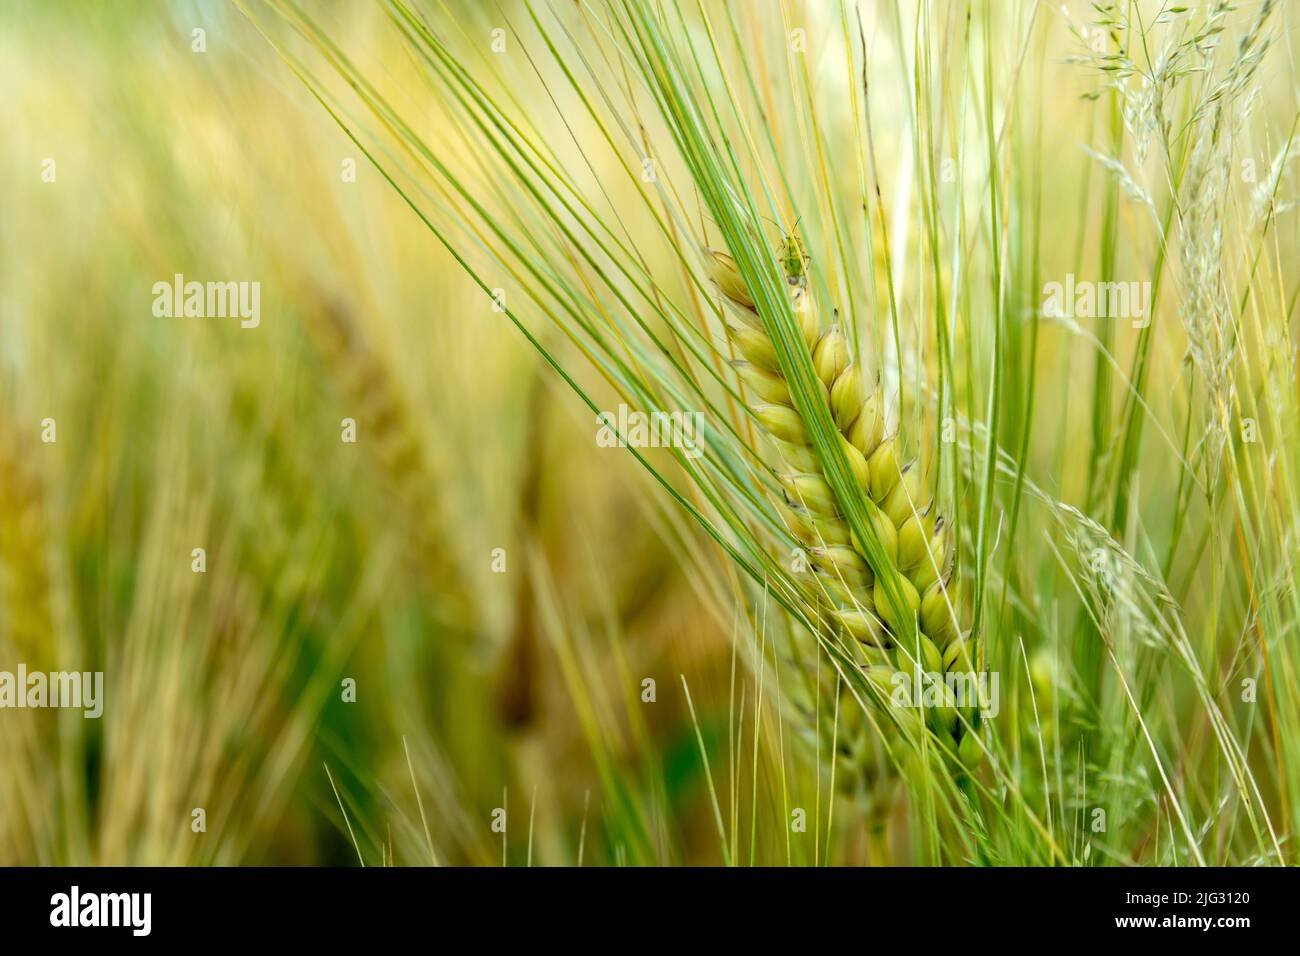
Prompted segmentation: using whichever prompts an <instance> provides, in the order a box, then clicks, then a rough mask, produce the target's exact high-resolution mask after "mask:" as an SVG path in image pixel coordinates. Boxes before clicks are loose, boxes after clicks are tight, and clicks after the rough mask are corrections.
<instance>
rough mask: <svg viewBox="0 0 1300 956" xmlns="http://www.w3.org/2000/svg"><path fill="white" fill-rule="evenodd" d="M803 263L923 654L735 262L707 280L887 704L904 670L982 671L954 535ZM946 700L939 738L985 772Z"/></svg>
mask: <svg viewBox="0 0 1300 956" xmlns="http://www.w3.org/2000/svg"><path fill="white" fill-rule="evenodd" d="M803 258H804V257H803V256H802V248H801V246H799V244H798V240H797V239H790V240H787V243H786V251H785V252H784V253H783V255H782V261H783V265H784V268H785V272H786V277H787V282H788V285H789V289H790V294H791V296H792V299H793V307H794V314H795V316H796V318H797V319H798V321H799V326H800V330H801V332H802V337H803V340H804V343H805V345H806V347H807V348H808V350H809V354H810V357H811V359H812V363H813V367H814V369H815V370H816V372H817V376H818V378H819V379H820V380H821V383H822V387H823V390H824V391H823V396H824V398H825V401H826V402H827V404H828V406H829V409H830V412H831V416H832V418H833V419H834V421H835V425H836V427H837V429H838V431H839V436H840V440H841V442H842V447H843V451H844V454H845V456H846V457H847V459H848V461H849V464H850V467H851V468H852V471H853V473H854V477H855V479H856V482H857V484H858V486H859V490H860V491H861V493H862V497H863V501H864V502H865V504H866V506H867V511H868V514H869V517H870V522H871V525H872V527H873V529H874V531H875V532H876V534H877V536H878V538H879V540H880V542H881V544H882V546H883V549H884V553H885V555H886V558H887V559H888V560H889V561H891V562H892V563H893V565H894V568H895V569H896V570H897V571H898V572H899V574H898V575H897V580H898V581H899V582H900V583H901V588H902V592H903V598H904V605H905V608H906V610H907V611H908V612H910V613H911V614H912V615H914V616H915V618H916V625H917V626H916V633H917V640H916V645H915V646H913V647H905V646H903V644H904V643H906V642H900V641H899V640H898V638H897V635H900V634H904V633H910V632H911V631H912V628H911V622H905V621H902V620H897V619H895V618H894V615H895V613H896V612H895V610H894V605H893V604H891V602H890V601H888V600H886V599H885V597H884V595H883V593H882V588H881V587H880V586H879V585H878V583H877V582H878V579H879V578H878V574H877V572H880V571H882V570H883V569H880V568H873V567H872V566H871V562H870V561H869V560H868V557H867V555H868V549H867V548H866V547H864V546H863V544H862V542H860V541H858V540H857V539H856V537H855V535H854V534H853V533H852V531H851V530H850V527H849V524H848V522H847V521H846V520H845V518H844V516H843V514H842V513H841V511H840V509H839V507H838V505H837V503H836V500H835V495H834V494H833V492H832V490H831V487H830V485H829V483H828V482H827V480H826V476H825V474H824V473H823V471H822V469H821V466H820V464H819V463H818V460H817V456H816V454H815V453H814V451H813V448H812V441H811V439H810V438H809V435H808V432H807V431H806V430H805V427H804V422H803V419H802V417H801V416H800V414H799V412H798V411H797V410H796V409H795V407H794V403H793V401H792V400H791V395H790V389H789V387H788V384H787V382H786V380H785V378H784V376H783V375H782V372H781V369H780V366H779V364H778V362H777V361H776V355H775V349H774V347H773V344H772V342H771V340H770V339H769V338H768V336H767V335H766V333H765V332H764V329H763V323H762V321H761V320H760V318H759V315H758V312H757V310H756V309H755V306H754V299H753V296H752V295H751V294H750V291H749V288H748V287H747V285H746V283H745V281H744V278H743V277H742V276H741V274H740V271H739V269H738V268H737V266H736V263H735V261H734V260H733V259H732V257H731V256H730V255H728V254H727V253H724V252H720V251H717V250H709V251H708V252H707V254H706V268H707V271H708V273H709V276H710V277H711V278H712V280H713V281H714V283H715V284H716V285H717V288H718V289H719V291H720V292H721V293H722V296H723V300H724V310H725V314H726V325H727V334H728V337H729V339H730V341H731V344H732V345H733V347H734V348H735V350H736V351H737V352H738V353H739V355H740V358H739V359H737V360H736V361H734V362H733V363H732V364H733V367H734V368H735V369H736V372H737V373H738V375H739V377H740V379H741V381H742V382H743V383H744V385H745V386H746V389H745V395H746V402H747V404H748V406H749V408H750V410H751V411H752V412H753V414H754V416H755V418H756V419H757V420H758V422H759V423H760V425H761V426H762V427H763V429H764V431H765V432H766V433H767V435H768V437H769V438H771V439H772V441H773V444H774V445H775V446H776V448H777V450H778V452H779V454H780V459H781V461H780V466H779V468H778V469H777V477H778V479H779V480H780V482H781V485H782V487H783V489H784V498H785V500H784V501H783V502H781V503H780V504H779V506H778V507H779V510H780V511H781V514H782V516H783V517H784V519H785V520H786V523H787V525H788V527H789V528H790V530H791V532H792V533H793V534H794V536H795V537H796V538H797V539H798V540H799V541H800V542H801V543H802V544H803V545H804V546H805V549H806V551H807V554H808V556H809V558H810V559H811V562H812V565H813V567H814V569H815V571H816V574H817V576H818V579H819V582H820V584H821V585H822V589H823V590H824V592H825V594H826V596H827V597H828V598H829V600H830V601H831V602H832V604H833V609H832V611H831V612H830V617H831V618H832V619H833V621H834V622H835V623H836V624H837V626H838V627H839V628H840V629H841V630H842V632H843V633H845V634H847V635H850V636H852V637H854V638H856V639H857V640H858V641H859V642H861V644H862V645H863V647H864V654H865V656H866V659H867V661H868V662H869V663H868V666H867V668H866V675H867V678H868V679H869V680H870V681H871V682H872V683H873V684H874V685H876V686H877V688H879V689H880V690H881V691H882V694H883V696H884V697H886V698H888V697H889V695H890V694H891V692H892V691H893V690H894V688H895V687H896V686H897V685H896V684H895V675H896V674H897V673H898V672H899V671H900V670H901V671H905V672H907V673H915V672H916V671H917V669H918V668H919V669H920V671H922V672H924V673H925V674H945V673H947V672H950V671H960V672H969V671H973V670H974V664H973V661H974V659H975V655H974V654H973V653H972V650H973V649H972V647H971V643H972V642H971V640H970V639H969V637H968V636H963V635H962V633H961V630H960V628H959V626H958V614H957V611H956V608H957V606H958V604H959V601H958V599H957V597H956V595H955V593H954V588H953V587H952V582H951V580H950V579H951V575H952V567H953V549H954V541H953V535H952V529H951V525H950V524H949V523H948V522H945V521H944V519H943V517H942V516H941V515H939V514H938V513H937V509H936V507H935V502H934V500H933V498H932V496H931V494H930V490H929V482H928V480H927V478H926V475H925V473H924V470H923V468H922V466H921V464H920V463H919V462H915V461H904V460H903V457H902V451H901V447H900V441H899V437H898V436H897V435H892V434H889V435H887V434H886V415H885V412H886V409H885V403H884V395H883V394H882V391H881V388H880V385H879V384H878V383H876V384H874V385H873V384H870V383H869V382H868V381H867V380H866V377H865V375H864V374H863V372H862V368H861V365H860V364H859V363H856V362H854V361H852V360H851V356H850V350H849V343H848V341H847V339H846V338H845V336H844V333H843V330H842V329H841V328H840V326H839V323H838V322H833V323H832V324H831V325H830V327H829V329H827V330H826V331H824V332H823V331H821V322H820V321H819V318H818V315H817V309H816V307H815V305H814V303H813V300H812V296H811V294H810V292H809V289H808V285H807V278H806V275H805V274H804V271H803V266H804V262H803ZM936 690H939V691H940V693H941V694H942V695H943V699H944V700H945V704H943V705H941V706H937V707H932V708H930V709H929V710H928V712H927V716H928V720H929V724H930V726H931V729H932V730H933V731H934V732H935V733H936V735H938V736H939V737H940V739H950V743H951V745H952V751H953V752H955V753H956V754H958V755H959V757H960V759H961V760H962V762H963V763H965V764H967V765H968V766H975V765H977V764H978V762H979V760H980V758H981V756H982V754H983V750H982V749H981V747H980V745H979V743H978V742H977V741H976V739H975V736H974V734H972V733H970V731H969V730H967V729H966V728H965V727H964V726H963V723H962V721H960V720H959V719H958V715H957V710H956V707H955V706H951V701H950V697H951V692H950V691H947V690H946V685H945V687H944V688H943V689H939V688H936ZM973 714H974V708H971V709H970V716H973ZM967 722H968V723H969V717H968V721H967Z"/></svg>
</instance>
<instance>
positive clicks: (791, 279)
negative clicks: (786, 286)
mask: <svg viewBox="0 0 1300 956" xmlns="http://www.w3.org/2000/svg"><path fill="white" fill-rule="evenodd" d="M780 256H781V267H782V268H783V269H784V270H785V281H786V282H788V283H790V285H792V286H803V285H806V284H807V283H808V262H809V257H808V253H807V252H806V251H805V250H804V245H803V240H802V239H800V238H799V234H798V233H797V232H794V231H793V230H792V231H790V232H787V233H786V234H785V235H784V237H782V239H781V252H780Z"/></svg>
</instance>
